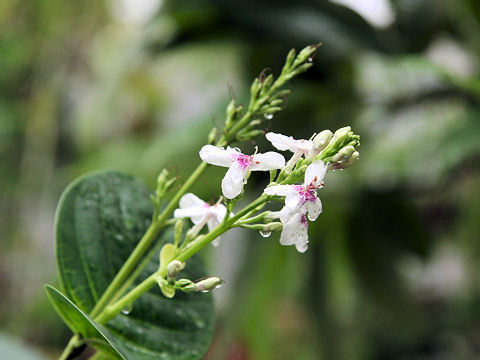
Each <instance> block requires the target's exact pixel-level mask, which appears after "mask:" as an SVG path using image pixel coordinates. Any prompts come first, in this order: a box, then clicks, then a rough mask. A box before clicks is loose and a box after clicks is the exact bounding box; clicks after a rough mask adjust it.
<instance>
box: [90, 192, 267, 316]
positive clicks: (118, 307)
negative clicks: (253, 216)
mask: <svg viewBox="0 0 480 360" xmlns="http://www.w3.org/2000/svg"><path fill="white" fill-rule="evenodd" d="M268 199H269V196H268V195H265V194H263V195H261V196H260V197H259V198H257V199H256V200H255V201H253V202H252V203H251V204H250V205H248V206H246V207H245V208H243V209H242V210H241V211H239V212H238V213H237V214H236V215H235V216H233V217H231V218H230V219H228V220H227V221H225V222H223V223H221V224H220V225H218V226H217V227H216V228H215V229H213V230H212V231H211V232H209V233H208V234H207V235H205V236H202V237H200V238H199V241H198V242H196V241H193V242H192V243H190V245H191V246H190V247H188V248H186V249H185V250H183V251H182V252H181V253H180V254H178V255H177V256H176V257H175V260H180V261H186V260H187V259H188V258H190V257H192V256H193V255H194V254H195V253H197V252H198V251H199V250H200V249H202V248H203V247H204V246H205V245H207V244H208V243H210V242H212V241H213V240H214V239H216V238H217V237H218V236H220V235H222V234H223V233H225V232H226V231H228V230H229V229H231V228H232V227H235V226H236V225H237V222H238V221H239V220H241V219H242V217H244V216H246V215H247V214H249V213H250V212H251V211H253V210H255V209H256V208H257V207H259V206H260V205H262V204H264V203H265V202H267V201H268ZM172 260H174V259H172ZM166 275H167V270H166V269H163V270H162V271H159V272H155V273H153V274H152V275H150V276H149V277H148V278H146V279H145V280H144V281H142V282H141V283H140V284H139V285H138V286H136V287H135V288H133V289H132V290H131V291H130V292H128V293H127V294H126V295H125V296H123V297H122V298H120V299H119V300H118V301H117V302H115V303H114V304H112V305H109V306H107V307H106V308H105V309H103V311H101V312H100V313H99V314H98V315H97V316H96V317H95V321H97V322H99V323H101V324H105V323H106V322H107V321H108V320H110V319H112V318H114V317H115V316H116V315H117V314H118V313H120V312H121V311H122V310H123V309H124V308H125V307H126V306H128V305H130V304H132V303H133V302H134V301H135V300H136V299H138V298H139V297H140V296H141V295H142V294H143V293H145V292H147V291H148V290H150V289H151V288H152V286H154V285H155V284H156V277H157V276H161V277H165V276H166Z"/></svg>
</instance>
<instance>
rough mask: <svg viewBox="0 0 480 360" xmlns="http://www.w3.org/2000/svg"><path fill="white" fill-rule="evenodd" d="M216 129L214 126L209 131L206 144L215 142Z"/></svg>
mask: <svg viewBox="0 0 480 360" xmlns="http://www.w3.org/2000/svg"><path fill="white" fill-rule="evenodd" d="M217 132H218V129H217V128H216V127H214V128H213V129H212V130H211V131H210V133H209V134H208V139H207V144H213V143H214V142H215V138H216V137H217Z"/></svg>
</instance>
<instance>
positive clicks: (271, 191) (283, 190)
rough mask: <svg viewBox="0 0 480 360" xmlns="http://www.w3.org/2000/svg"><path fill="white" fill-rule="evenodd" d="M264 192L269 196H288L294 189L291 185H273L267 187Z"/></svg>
mask: <svg viewBox="0 0 480 360" xmlns="http://www.w3.org/2000/svg"><path fill="white" fill-rule="evenodd" d="M263 192H264V193H265V194H267V195H277V196H287V195H288V194H290V193H292V192H293V189H292V187H291V186H290V185H273V186H268V187H266V188H265V190H263Z"/></svg>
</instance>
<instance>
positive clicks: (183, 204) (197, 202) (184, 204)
mask: <svg viewBox="0 0 480 360" xmlns="http://www.w3.org/2000/svg"><path fill="white" fill-rule="evenodd" d="M179 205H180V208H182V209H184V208H188V207H192V206H203V205H205V201H203V200H202V199H200V198H199V197H198V196H196V195H194V194H192V193H187V194H185V195H183V196H182V198H181V199H180V202H179Z"/></svg>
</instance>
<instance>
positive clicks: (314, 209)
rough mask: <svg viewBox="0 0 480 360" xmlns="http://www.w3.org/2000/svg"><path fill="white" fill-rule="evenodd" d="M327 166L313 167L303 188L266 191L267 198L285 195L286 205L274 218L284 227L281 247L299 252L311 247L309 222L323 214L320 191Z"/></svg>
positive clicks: (281, 188) (286, 186)
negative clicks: (291, 247)
mask: <svg viewBox="0 0 480 360" xmlns="http://www.w3.org/2000/svg"><path fill="white" fill-rule="evenodd" d="M326 172H327V166H326V165H325V164H324V163H323V162H322V161H316V162H314V163H312V164H310V165H309V166H308V167H307V170H306V171H305V180H304V183H303V185H274V186H269V187H267V188H266V189H265V193H266V194H267V195H277V196H285V206H284V207H283V208H282V210H280V211H279V212H277V213H272V214H271V215H273V216H274V217H278V218H280V221H281V222H282V224H283V230H282V235H281V236H280V244H282V245H295V246H296V248H297V250H298V251H299V252H302V253H303V252H305V251H306V250H307V247H308V245H307V244H308V221H307V216H308V219H309V220H311V221H315V220H316V219H317V217H318V216H319V215H320V213H321V212H322V202H321V201H320V199H319V198H318V197H317V189H318V188H320V187H322V186H323V178H324V177H325V174H326Z"/></svg>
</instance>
